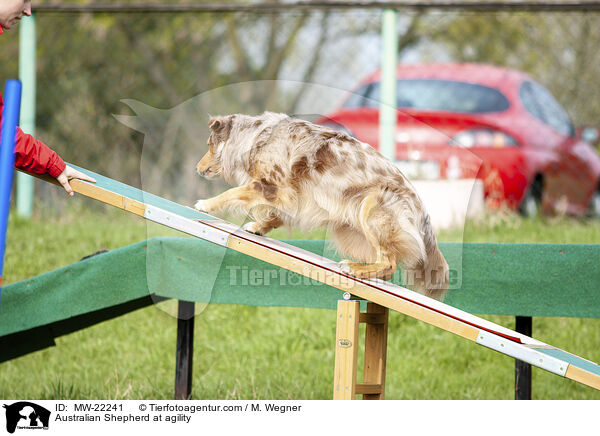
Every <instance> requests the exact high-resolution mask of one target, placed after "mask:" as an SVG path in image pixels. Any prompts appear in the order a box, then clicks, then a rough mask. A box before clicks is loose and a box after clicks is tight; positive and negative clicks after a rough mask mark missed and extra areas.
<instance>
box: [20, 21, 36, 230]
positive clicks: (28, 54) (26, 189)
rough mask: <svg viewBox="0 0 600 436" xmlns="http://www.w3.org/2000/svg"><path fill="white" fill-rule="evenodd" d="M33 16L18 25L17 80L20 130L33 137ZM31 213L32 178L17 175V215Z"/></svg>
mask: <svg viewBox="0 0 600 436" xmlns="http://www.w3.org/2000/svg"><path fill="white" fill-rule="evenodd" d="M35 52H36V32H35V16H34V15H31V16H30V17H23V18H21V22H20V24H19V79H21V82H22V83H23V97H22V100H21V123H20V126H21V130H23V131H24V132H25V133H29V134H30V135H35V91H36V90H35V72H36V69H35V68H36V66H35ZM32 211H33V177H31V176H30V175H27V174H24V173H21V172H19V173H17V215H19V216H20V217H24V218H29V217H31V213H32Z"/></svg>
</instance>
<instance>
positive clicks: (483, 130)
mask: <svg viewBox="0 0 600 436" xmlns="http://www.w3.org/2000/svg"><path fill="white" fill-rule="evenodd" d="M380 77H381V73H380V72H375V73H374V74H372V75H371V76H369V77H368V78H367V79H366V80H364V81H363V82H362V83H361V84H360V85H359V87H358V88H357V89H356V90H355V91H354V92H353V94H352V95H351V96H350V97H349V98H348V99H347V100H346V101H345V103H344V104H343V105H342V107H341V108H340V109H339V110H337V111H336V112H334V113H332V114H330V115H328V116H327V117H325V118H322V119H321V120H319V122H321V123H323V124H329V125H331V126H332V127H337V128H343V129H345V130H347V131H348V132H349V133H350V134H352V135H353V136H355V137H356V138H357V139H359V140H361V141H363V142H367V143H369V144H371V145H372V146H373V147H375V148H378V145H379V144H378V143H379V138H378V134H379V108H378V107H379V100H380V98H379V90H380ZM397 79H398V81H397V96H398V97H397V107H398V117H397V127H396V137H395V142H396V149H395V152H396V156H395V157H396V161H397V163H398V165H399V166H400V168H401V169H402V170H403V171H404V172H405V173H408V174H407V176H409V177H411V176H412V177H415V178H465V177H477V178H479V179H481V180H482V181H483V184H484V190H485V197H486V203H487V204H488V205H489V206H491V207H499V206H502V205H505V206H508V207H510V208H512V209H518V210H519V211H520V212H522V213H523V214H526V215H535V214H537V213H538V211H539V206H540V205H541V206H542V209H543V210H544V211H547V212H551V211H557V210H558V211H565V212H567V213H572V214H583V213H592V214H594V215H596V216H600V157H599V156H598V154H597V153H596V150H595V149H594V148H593V147H592V146H591V145H590V144H589V143H588V142H585V141H584V140H583V139H582V136H583V137H589V136H590V133H592V134H593V132H586V130H585V129H583V130H582V129H579V130H577V131H576V130H575V128H574V126H573V124H572V123H571V121H570V119H569V117H568V115H567V113H566V112H565V110H564V109H563V108H562V107H561V106H560V105H559V104H558V103H557V101H556V100H555V99H554V97H552V95H551V94H550V92H548V90H546V89H545V88H544V87H543V86H541V85H540V84H539V83H537V82H536V81H535V80H533V79H532V78H531V77H530V76H528V75H527V74H525V73H522V72H520V71H515V70H510V69H506V68H501V67H496V66H492V65H484V64H466V63H464V64H421V65H400V66H399V67H398V69H397ZM584 133H587V135H585V134H584Z"/></svg>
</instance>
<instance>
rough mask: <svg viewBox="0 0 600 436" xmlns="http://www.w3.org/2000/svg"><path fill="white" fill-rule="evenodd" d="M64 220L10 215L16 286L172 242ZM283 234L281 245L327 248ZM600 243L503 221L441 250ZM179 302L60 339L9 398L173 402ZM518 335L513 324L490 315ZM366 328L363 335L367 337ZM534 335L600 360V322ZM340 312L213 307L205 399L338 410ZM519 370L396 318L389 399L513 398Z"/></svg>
mask: <svg viewBox="0 0 600 436" xmlns="http://www.w3.org/2000/svg"><path fill="white" fill-rule="evenodd" d="M69 210H70V212H69V213H68V214H67V215H65V216H61V217H49V218H48V217H43V216H37V217H35V218H34V219H33V220H31V221H30V220H19V219H16V218H15V217H14V216H11V220H10V228H9V233H8V244H7V245H8V248H7V256H6V264H5V280H6V282H13V281H17V280H21V279H24V278H27V277H31V276H33V275H36V274H40V273H43V272H45V271H48V270H51V269H54V268H57V267H59V266H62V265H66V264H69V263H72V262H75V261H77V260H79V259H80V258H81V257H83V256H85V255H88V254H90V253H93V252H95V251H97V250H99V249H103V248H106V249H112V248H117V247H121V246H124V245H127V244H130V243H133V242H136V241H139V240H142V239H145V238H146V237H148V236H155V235H159V234H163V233H164V231H162V230H160V229H158V228H156V227H147V223H146V222H145V221H144V220H142V219H139V218H135V217H132V216H130V215H128V214H125V213H122V212H120V211H118V210H114V209H111V208H97V207H90V203H88V202H87V201H86V200H76V201H74V202H73V207H72V208H70V209H69ZM324 235H325V232H323V231H317V232H314V233H313V234H311V235H303V234H300V233H297V232H294V233H292V234H291V235H289V234H288V233H287V232H285V231H277V232H274V236H275V237H280V238H288V237H292V238H303V237H314V238H321V237H323V236H324ZM461 239H464V240H465V241H490V242H571V243H600V223H598V222H592V221H578V220H572V219H568V218H556V219H549V220H536V221H528V220H522V219H520V218H518V217H516V216H514V215H510V214H505V215H500V214H499V215H492V216H490V217H488V218H487V219H486V220H485V221H481V222H478V223H471V224H469V225H468V226H467V227H466V228H465V229H464V232H463V231H462V230H460V231H459V230H453V231H446V232H441V234H440V240H443V241H456V240H461ZM173 304H174V302H166V303H161V305H160V306H152V307H148V308H146V309H142V310H138V311H136V312H133V313H131V314H128V315H125V316H123V317H120V318H117V319H115V320H111V321H107V322H104V323H101V324H98V325H96V326H93V327H91V328H88V329H85V330H82V331H79V332H76V333H73V334H70V335H67V336H64V337H60V338H58V339H57V346H56V347H52V348H49V349H45V350H42V351H39V352H36V353H32V354H30V355H27V356H23V357H20V358H18V359H14V360H12V361H9V362H5V363H2V364H0V397H1V398H7V399H8V398H31V399H104V398H110V399H169V398H172V396H173V381H174V374H175V368H174V357H175V337H176V320H175V319H174V318H173V317H172V316H170V315H169V314H168V313H169V312H172V309H173ZM486 318H488V319H490V320H491V321H493V322H496V323H499V324H502V325H505V326H507V327H510V328H512V327H514V320H513V319H512V318H511V317H501V316H486ZM361 328H362V329H364V326H363V327H361ZM533 328H534V336H535V337H536V338H538V339H540V340H542V341H546V342H549V343H551V344H553V345H555V346H558V347H560V348H564V349H567V350H569V351H571V352H573V353H576V354H579V355H582V356H584V357H587V358H589V359H592V360H595V361H600V347H598V344H600V320H591V319H568V318H536V319H535V320H534V326H533ZM334 338H335V313H334V312H333V311H331V310H322V309H297V308H279V307H278V308H275V307H271V308H257V307H245V306H230V305H216V304H213V305H209V306H208V307H207V308H206V309H205V310H204V311H202V312H201V313H200V314H199V315H198V316H197V317H196V329H195V337H194V348H195V355H194V384H193V397H194V398H195V399H327V398H331V395H332V378H333V358H334ZM513 384H514V360H513V359H511V358H508V357H506V356H503V355H501V354H499V353H495V352H493V351H489V350H487V349H485V348H483V347H480V346H478V345H476V344H474V343H471V342H468V341H465V340H462V339H461V338H459V337H457V336H454V335H452V334H450V333H447V332H444V331H442V330H439V329H437V328H435V327H432V326H429V325H427V324H424V323H422V322H419V321H416V320H414V319H411V318H409V317H406V316H404V315H401V314H398V313H395V312H393V313H391V314H390V326H389V339H388V369H387V383H386V397H387V398H390V399H511V398H513V396H514V390H513ZM533 396H534V398H539V399H542V398H548V399H600V392H598V391H595V390H593V389H592V388H588V387H586V386H583V385H581V384H578V383H576V382H572V381H570V380H567V379H562V378H559V377H557V376H554V375H552V374H549V373H547V372H545V371H542V370H538V369H536V368H534V369H533Z"/></svg>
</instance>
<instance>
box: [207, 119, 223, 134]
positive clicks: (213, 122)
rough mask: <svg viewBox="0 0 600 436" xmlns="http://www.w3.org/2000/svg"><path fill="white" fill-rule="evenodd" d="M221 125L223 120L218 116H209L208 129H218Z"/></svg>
mask: <svg viewBox="0 0 600 436" xmlns="http://www.w3.org/2000/svg"><path fill="white" fill-rule="evenodd" d="M222 125H223V122H222V121H221V120H220V119H219V118H211V119H210V120H209V121H208V128H209V129H210V130H214V131H218V130H219V129H220V128H221V126H222Z"/></svg>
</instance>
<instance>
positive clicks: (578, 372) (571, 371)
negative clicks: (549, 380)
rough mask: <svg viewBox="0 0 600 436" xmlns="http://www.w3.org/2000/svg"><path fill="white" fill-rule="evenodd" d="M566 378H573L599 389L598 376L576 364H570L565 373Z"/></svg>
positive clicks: (599, 381)
mask: <svg viewBox="0 0 600 436" xmlns="http://www.w3.org/2000/svg"><path fill="white" fill-rule="evenodd" d="M565 377H566V378H569V379H571V380H575V381H576V382H579V383H582V384H584V385H587V386H590V387H592V388H594V389H598V390H600V376H599V375H597V374H594V373H591V372H589V371H586V370H585V369H581V368H579V367H578V366H574V365H573V364H570V365H569V367H568V368H567V372H566V374H565Z"/></svg>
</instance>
